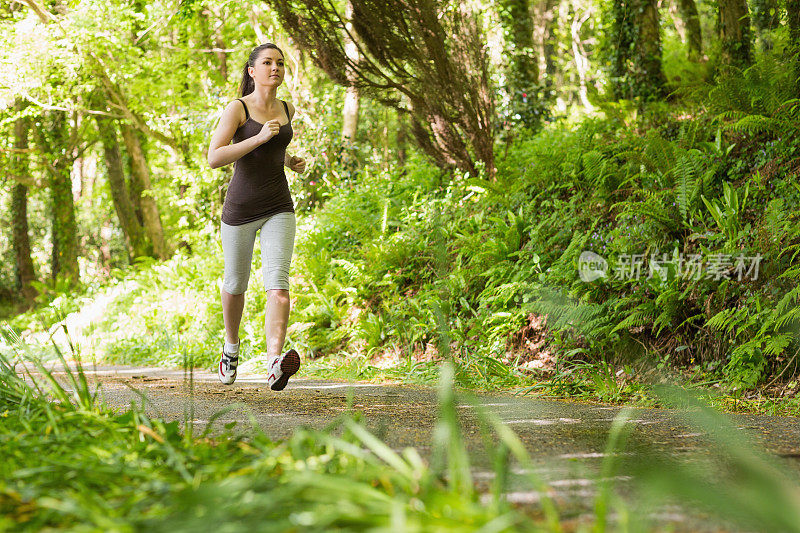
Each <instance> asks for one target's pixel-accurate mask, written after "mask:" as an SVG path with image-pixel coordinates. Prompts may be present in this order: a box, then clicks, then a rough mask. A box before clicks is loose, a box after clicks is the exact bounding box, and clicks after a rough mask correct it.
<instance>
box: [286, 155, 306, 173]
mask: <svg viewBox="0 0 800 533" xmlns="http://www.w3.org/2000/svg"><path fill="white" fill-rule="evenodd" d="M289 168H290V169H292V170H294V171H295V172H297V173H298V174H302V173H303V172H304V171H305V170H306V160H305V159H303V158H302V157H297V156H296V155H293V156H292V157H290V158H289Z"/></svg>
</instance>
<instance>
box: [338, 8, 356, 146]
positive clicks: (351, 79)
mask: <svg viewBox="0 0 800 533" xmlns="http://www.w3.org/2000/svg"><path fill="white" fill-rule="evenodd" d="M344 16H345V20H347V27H348V29H351V28H352V27H353V23H352V20H353V3H352V2H351V1H350V0H348V2H347V5H346V7H345V14H344ZM344 52H345V54H347V57H348V59H350V61H352V62H353V63H356V64H357V63H358V56H359V54H358V46H357V45H356V43H355V42H353V39H352V34H351V33H345V34H344ZM357 80H358V76H357V75H356V73H355V72H354V71H353V69H352V68H348V69H347V81H348V85H347V87H346V89H345V94H344V106H343V109H342V138H344V139H350V140H353V139H355V138H356V132H357V131H358V109H359V94H358V86H357V85H356V82H357Z"/></svg>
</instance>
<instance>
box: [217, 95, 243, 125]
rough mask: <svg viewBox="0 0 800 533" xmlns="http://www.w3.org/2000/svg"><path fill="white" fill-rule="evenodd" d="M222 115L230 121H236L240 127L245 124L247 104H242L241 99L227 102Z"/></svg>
mask: <svg viewBox="0 0 800 533" xmlns="http://www.w3.org/2000/svg"><path fill="white" fill-rule="evenodd" d="M222 113H223V114H224V115H227V116H229V117H230V118H231V119H236V122H237V124H238V125H239V126H240V127H241V126H242V125H244V123H245V122H247V118H248V113H247V104H245V103H244V99H243V98H237V99H235V100H231V101H230V102H228V105H226V106H225V110H224V111H223V112H222Z"/></svg>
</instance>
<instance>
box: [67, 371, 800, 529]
mask: <svg viewBox="0 0 800 533" xmlns="http://www.w3.org/2000/svg"><path fill="white" fill-rule="evenodd" d="M54 373H55V375H59V374H60V373H59V372H57V371H56V372H54ZM86 374H87V377H88V378H89V379H90V381H91V382H92V383H100V384H101V388H100V390H101V396H102V398H103V399H104V400H105V401H106V403H107V404H108V405H109V406H110V407H111V408H113V409H114V410H117V411H124V410H125V409H127V408H129V407H130V404H131V402H136V403H137V404H141V403H142V402H143V398H145V399H146V401H145V402H144V403H145V406H144V407H145V410H146V412H147V413H148V414H150V415H153V416H160V417H162V418H164V419H166V420H178V421H180V422H181V424H183V425H184V426H185V423H186V421H187V420H192V423H193V427H194V431H195V433H196V434H197V433H200V432H202V430H203V429H205V427H206V426H207V424H208V423H209V420H211V419H212V418H213V415H214V413H217V412H219V411H221V410H223V409H225V408H226V407H229V406H231V405H236V407H235V408H234V409H232V410H231V411H229V412H227V413H225V414H224V415H222V416H221V417H220V418H218V419H217V420H215V421H214V422H213V424H214V426H215V427H216V428H217V429H214V428H212V432H217V430H219V429H221V428H222V425H223V424H230V423H232V422H235V423H236V430H237V431H249V430H250V429H251V421H253V422H255V423H257V424H258V425H259V426H260V427H261V429H262V430H263V431H264V432H265V433H266V434H267V435H268V436H269V437H270V438H273V439H282V438H285V437H288V436H289V435H290V434H291V433H292V431H293V430H294V429H295V428H298V427H301V426H305V427H310V428H315V429H322V428H324V427H325V426H327V425H328V424H330V423H331V422H332V421H334V420H335V419H336V418H337V417H338V416H340V415H342V414H343V413H345V412H347V411H348V404H350V405H351V406H352V410H353V411H355V412H359V413H361V419H362V421H363V423H364V424H365V425H366V427H367V428H368V429H370V430H371V431H372V432H373V433H375V434H376V435H377V436H379V437H380V438H381V439H383V440H384V441H385V442H386V443H387V444H388V445H389V446H391V447H392V448H394V449H396V450H402V449H403V448H405V447H408V446H412V447H414V448H417V449H418V450H419V451H420V453H421V454H422V455H423V457H427V456H429V455H430V451H431V442H432V439H433V429H434V426H435V423H436V419H437V411H438V404H437V396H436V391H435V390H433V389H430V388H424V387H416V386H408V385H387V384H374V383H363V382H337V381H328V380H324V381H323V380H313V379H291V380H290V381H289V384H288V386H287V388H286V389H285V390H284V391H282V392H275V391H271V390H270V389H269V388H268V387H267V385H266V376H264V375H259V374H247V373H243V374H240V375H239V377H238V378H237V381H236V383H235V384H234V385H230V386H225V385H222V384H221V383H219V382H218V380H217V377H216V374H215V373H212V372H209V371H207V370H195V371H194V372H193V373H192V375H191V378H192V379H191V381H189V379H188V377H189V376H188V375H187V374H185V373H184V371H183V370H175V369H164V368H152V367H138V366H137V367H135V366H97V367H94V368H91V369H86ZM132 389H136V391H138V392H135V391H134V390H132ZM473 397H474V398H476V399H477V401H478V403H480V404H481V405H482V406H484V407H485V408H486V409H487V410H490V411H491V412H493V413H494V414H495V415H497V416H498V417H499V418H500V419H501V420H503V421H504V422H505V423H506V424H508V425H509V426H510V427H511V428H512V429H513V430H514V432H515V433H516V434H517V435H518V436H519V438H520V439H521V440H522V442H523V443H524V444H525V446H526V448H527V449H528V452H529V453H530V455H531V457H532V459H533V463H534V465H535V470H536V473H537V474H538V475H539V476H540V477H541V478H542V479H544V480H545V481H546V482H547V483H548V484H549V486H550V487H551V489H552V491H553V493H552V494H553V495H554V496H555V499H556V501H557V503H558V504H559V507H560V508H561V509H572V511H573V512H574V513H575V514H576V516H580V515H581V514H582V513H588V512H589V511H590V510H591V504H592V497H593V495H594V494H595V489H594V485H595V481H596V479H597V477H598V475H599V472H600V467H601V463H602V461H603V460H604V458H605V457H606V453H605V449H606V443H607V440H608V434H609V429H610V427H611V424H612V421H613V420H614V417H615V416H616V415H617V414H618V413H619V411H620V409H621V408H620V407H617V406H609V405H600V404H590V403H579V402H575V401H561V400H545V399H538V398H531V397H525V396H515V395H512V394H509V393H481V394H475V395H473ZM458 411H459V418H460V423H461V428H462V431H463V434H464V437H465V441H466V444H467V447H468V449H469V451H470V453H471V457H472V459H473V474H474V477H475V480H476V482H477V483H478V484H479V485H482V486H483V488H485V489H486V490H488V488H489V486H490V483H491V481H492V479H493V476H494V473H493V472H492V469H491V466H490V464H489V460H488V458H487V456H486V454H485V453H484V452H483V440H482V436H481V431H480V421H479V417H478V416H477V415H476V413H475V412H474V409H473V407H472V406H471V405H470V404H469V403H467V402H464V401H462V400H459V403H458ZM251 417H252V418H251ZM730 417H731V420H732V421H733V423H734V424H735V425H736V427H738V428H740V429H743V430H748V431H749V432H750V433H751V434H752V435H754V436H755V438H756V440H757V441H758V442H759V445H760V446H762V447H763V448H764V449H765V450H767V451H769V452H771V453H773V454H776V455H781V456H784V457H788V458H789V459H788V461H789V462H790V464H792V465H794V466H795V467H797V469H798V470H800V461H798V460H797V457H800V419H797V418H791V417H773V416H758V415H740V414H735V415H730ZM628 424H632V425H633V427H632V433H631V436H630V438H629V442H628V447H627V448H626V451H625V453H626V454H631V453H636V450H637V449H644V448H645V447H647V448H649V449H650V450H652V449H653V447H655V449H656V450H657V451H658V453H666V454H671V455H673V456H678V457H682V458H687V459H691V458H692V457H694V456H696V454H699V455H702V454H703V453H704V452H706V451H707V448H708V442H707V440H706V438H705V437H704V436H703V434H702V433H701V432H699V431H697V430H696V429H692V428H691V427H689V425H687V423H686V422H685V420H683V418H682V413H681V412H679V411H672V410H665V409H634V410H633V411H632V414H631V416H630V420H629V421H628ZM512 472H513V476H516V477H517V478H518V479H517V481H516V482H515V480H514V479H511V483H510V486H511V488H512V491H511V492H510V493H509V495H508V497H509V498H510V499H512V500H514V501H517V502H519V503H521V504H526V503H529V504H530V503H535V502H536V501H538V499H539V494H538V493H537V492H536V491H531V490H530V489H529V484H527V482H526V479H525V475H524V474H525V472H523V471H521V470H520V469H516V470H512ZM513 476H512V477H513ZM615 479H616V480H617V486H618V487H619V486H621V487H622V489H623V492H624V488H625V484H626V482H627V480H628V479H629V478H628V476H627V474H626V472H625V471H624V470H623V471H620V472H617V476H616V478H615ZM515 485H518V486H519V488H520V490H518V491H516V490H513V489H514V486H515ZM523 486H525V487H526V489H525V490H523ZM664 515H665V517H666V518H665V520H666V521H667V522H669V523H672V524H673V525H677V526H679V529H683V528H685V527H688V528H689V529H695V528H698V527H699V528H700V529H705V527H704V525H701V524H699V523H697V522H694V521H693V519H690V518H689V517H687V516H686V515H684V514H682V513H680V512H678V513H676V512H674V510H670V509H666V510H665V511H664ZM687 521H690V522H687ZM712 529H713V528H712Z"/></svg>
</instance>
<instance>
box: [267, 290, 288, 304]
mask: <svg viewBox="0 0 800 533" xmlns="http://www.w3.org/2000/svg"><path fill="white" fill-rule="evenodd" d="M267 296H268V297H269V298H271V299H273V300H275V301H276V302H278V303H288V302H289V290H288V289H269V290H268V291H267Z"/></svg>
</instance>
